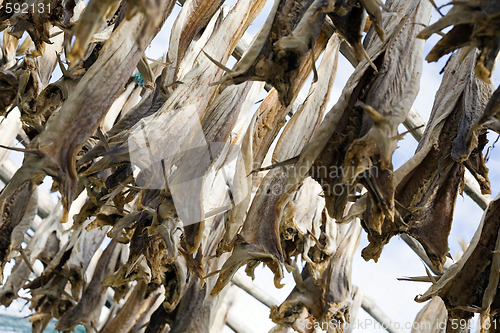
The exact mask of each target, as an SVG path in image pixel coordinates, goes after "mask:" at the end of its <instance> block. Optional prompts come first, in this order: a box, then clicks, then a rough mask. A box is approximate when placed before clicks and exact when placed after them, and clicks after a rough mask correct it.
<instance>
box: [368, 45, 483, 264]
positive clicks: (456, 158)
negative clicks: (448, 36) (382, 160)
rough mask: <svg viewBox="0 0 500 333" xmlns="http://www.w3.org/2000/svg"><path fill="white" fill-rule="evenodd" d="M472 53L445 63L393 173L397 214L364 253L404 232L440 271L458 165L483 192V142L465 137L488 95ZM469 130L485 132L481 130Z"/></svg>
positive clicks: (457, 183)
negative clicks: (408, 152) (416, 139)
mask: <svg viewBox="0 0 500 333" xmlns="http://www.w3.org/2000/svg"><path fill="white" fill-rule="evenodd" d="M475 58H476V52H475V50H470V51H469V52H467V51H466V50H462V51H461V52H458V53H457V54H454V55H453V56H452V58H451V59H450V61H449V62H448V64H447V67H446V71H445V75H444V77H443V80H442V83H441V86H440V88H439V90H438V92H437V94H436V98H435V103H434V107H433V111H432V114H431V119H430V121H429V125H428V126H427V128H426V131H425V133H424V137H423V138H422V140H421V141H420V143H419V146H418V148H417V152H416V154H415V156H414V157H412V158H411V159H410V160H409V161H408V162H406V163H405V164H404V165H403V166H402V167H401V168H400V169H398V170H397V171H396V173H395V175H394V178H395V182H396V184H397V187H396V194H395V198H396V200H397V202H398V204H399V207H398V208H397V216H400V218H397V219H396V221H394V222H392V221H388V220H386V221H384V223H383V225H382V233H381V234H380V235H379V236H378V235H376V234H372V235H371V236H370V242H371V244H370V245H369V246H368V247H367V248H366V249H365V250H364V251H363V256H365V257H366V258H377V257H378V255H379V254H380V251H381V250H382V246H383V244H385V243H386V242H387V241H388V240H389V238H390V237H391V236H392V235H394V234H395V233H398V232H406V233H408V234H409V235H411V236H412V237H414V238H416V239H417V240H418V241H419V242H420V243H421V244H422V245H423V247H424V249H425V251H426V253H427V256H428V257H429V259H430V260H431V262H432V263H433V266H434V268H435V269H436V270H437V271H442V266H443V264H444V262H445V260H446V256H447V254H448V250H449V249H448V235H449V232H450V228H451V223H452V219H453V211H454V203H455V198H456V196H457V194H458V191H459V188H460V186H461V184H462V183H463V181H464V180H463V177H464V170H465V168H464V165H465V166H467V167H468V168H470V170H471V172H472V173H473V174H475V175H477V176H478V180H479V181H480V184H482V188H483V191H484V192H485V193H487V192H489V181H488V178H487V169H486V166H485V165H484V160H483V158H482V153H481V151H482V149H483V147H484V145H485V142H482V144H481V145H480V146H478V147H474V146H471V142H470V141H469V142H467V136H468V135H469V132H470V129H471V127H472V126H473V124H474V123H475V122H476V121H477V119H478V118H479V117H480V116H481V114H482V112H483V109H484V107H485V104H486V101H487V98H488V96H489V95H490V94H491V87H490V86H489V85H487V84H485V83H484V82H482V81H480V80H478V79H477V78H476V77H475V75H474V72H473V68H474V62H475ZM474 135H475V136H476V137H481V136H483V137H484V136H485V134H484V132H476V133H475V134H474ZM476 141H477V140H476ZM476 144H477V143H476ZM473 148H474V149H475V150H473ZM469 159H470V162H467V161H469ZM432 165H434V167H431V166H432Z"/></svg>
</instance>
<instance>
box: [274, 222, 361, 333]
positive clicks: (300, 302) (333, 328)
mask: <svg viewBox="0 0 500 333" xmlns="http://www.w3.org/2000/svg"><path fill="white" fill-rule="evenodd" d="M360 235H361V225H360V223H359V221H354V222H353V223H352V225H351V227H350V228H349V230H348V231H347V232H346V233H345V234H344V235H343V238H342V241H341V242H340V243H339V244H338V247H337V249H336V252H335V254H334V255H333V256H332V257H331V258H330V260H329V263H328V267H327V269H326V270H324V272H323V273H322V275H321V276H319V277H314V275H312V274H311V272H310V266H309V264H306V266H305V267H304V269H303V270H302V274H301V275H300V276H299V275H298V274H297V273H296V274H295V276H294V278H295V280H296V284H297V286H296V287H295V288H294V290H292V292H291V293H290V295H289V296H288V297H287V299H286V300H285V301H284V302H283V303H282V304H281V305H280V306H278V307H272V308H271V319H272V320H273V321H274V322H275V323H277V324H279V325H280V326H285V327H292V328H294V329H295V330H296V331H297V332H309V330H307V329H306V327H308V326H310V327H314V326H315V325H314V323H315V322H317V324H318V326H319V327H328V331H329V332H344V328H345V327H346V325H348V324H349V323H351V322H352V321H351V317H350V314H349V313H350V307H351V304H352V302H353V297H354V290H353V288H352V285H351V269H352V266H351V265H352V258H353V256H354V252H355V250H356V248H357V246H358V242H359V237H360ZM307 323H308V324H309V325H307Z"/></svg>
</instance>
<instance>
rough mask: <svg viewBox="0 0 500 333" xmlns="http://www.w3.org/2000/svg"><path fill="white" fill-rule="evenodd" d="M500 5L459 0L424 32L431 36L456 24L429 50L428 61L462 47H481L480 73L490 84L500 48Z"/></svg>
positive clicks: (422, 34)
mask: <svg viewBox="0 0 500 333" xmlns="http://www.w3.org/2000/svg"><path fill="white" fill-rule="evenodd" d="M499 17H500V5H499V3H498V1H495V0H474V1H459V2H457V3H453V8H452V9H450V11H449V12H448V13H447V14H446V15H445V16H444V17H442V18H441V19H440V20H438V21H437V22H436V23H434V24H432V25H431V26H429V27H427V28H426V29H425V30H423V31H422V32H420V34H419V37H420V38H424V39H427V38H429V37H430V36H431V35H432V34H434V33H439V32H441V30H443V29H445V28H447V27H450V26H452V29H451V30H450V31H448V32H446V33H445V34H444V36H443V38H441V40H440V41H439V42H438V43H437V44H436V45H435V46H434V48H433V49H432V50H431V52H429V54H428V55H427V57H426V60H427V61H429V62H432V61H437V60H438V59H439V58H441V57H442V56H444V55H445V54H448V53H450V52H453V51H455V50H457V49H459V48H462V47H465V46H468V47H477V48H478V49H479V50H480V51H481V52H480V54H479V55H478V58H477V63H476V67H475V68H476V75H477V76H478V77H479V78H480V79H481V80H483V81H484V82H487V83H490V77H491V72H492V70H493V66H494V65H495V61H496V58H497V55H498V52H499V51H500V26H499V24H498V22H499Z"/></svg>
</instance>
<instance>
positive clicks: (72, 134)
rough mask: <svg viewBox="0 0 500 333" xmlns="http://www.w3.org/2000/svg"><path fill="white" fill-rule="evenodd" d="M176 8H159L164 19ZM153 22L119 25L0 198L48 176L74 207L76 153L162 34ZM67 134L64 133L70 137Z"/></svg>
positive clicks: (143, 20)
mask: <svg viewBox="0 0 500 333" xmlns="http://www.w3.org/2000/svg"><path fill="white" fill-rule="evenodd" d="M173 4H174V2H173V1H169V2H168V3H162V4H161V7H158V8H157V9H158V12H160V13H162V15H163V16H162V17H163V20H164V19H166V17H167V16H168V14H169V13H170V10H171V9H172V7H173ZM153 23H154V22H153V21H151V20H148V18H147V17H146V16H145V15H144V14H138V15H135V16H134V17H133V18H131V19H130V20H127V21H124V22H122V24H120V25H119V27H118V28H117V29H116V30H115V31H114V32H113V34H112V36H111V37H110V39H109V40H108V42H107V43H106V45H105V46H104V49H103V50H102V52H101V54H100V56H99V58H98V59H97V61H96V63H95V64H94V65H93V66H91V68H90V69H89V70H88V71H87V72H86V74H85V75H84V77H83V78H82V79H81V80H80V82H79V83H78V85H77V86H76V87H75V89H74V90H73V91H72V92H71V94H70V95H69V96H68V99H67V100H66V102H65V103H64V105H63V106H62V108H61V110H60V111H59V112H58V113H57V116H56V117H51V118H50V121H49V122H48V123H47V125H46V130H45V131H44V132H43V133H42V134H41V135H40V136H38V137H37V138H36V140H35V141H34V142H32V145H31V148H32V149H34V150H37V151H39V154H38V155H34V156H33V155H32V156H29V157H28V158H27V160H26V161H25V163H24V164H23V166H22V167H21V169H20V170H19V171H18V172H17V173H16V175H15V176H14V177H13V178H12V181H11V182H9V184H8V185H7V187H6V188H5V189H4V191H3V192H2V195H1V196H0V200H2V201H3V200H5V199H6V198H8V197H10V196H11V194H12V192H13V191H15V189H16V188H17V187H18V186H20V185H21V184H22V183H23V182H24V181H25V180H26V179H29V178H32V177H33V175H39V174H41V173H44V172H45V173H49V174H51V175H53V176H54V177H55V178H57V179H58V180H59V183H60V191H61V193H62V199H63V205H64V207H65V209H66V210H67V209H68V207H69V205H70V204H71V202H72V201H73V199H74V197H75V194H76V182H77V176H76V170H75V157H76V153H77V151H78V149H79V148H80V147H81V146H82V145H83V143H84V142H85V141H86V140H87V139H88V137H89V136H90V135H91V134H93V133H94V132H95V130H96V128H97V126H98V125H99V123H100V121H101V120H102V119H103V117H104V116H105V114H106V111H107V110H108V108H109V106H111V104H112V102H113V100H114V99H115V98H116V97H117V93H118V92H119V91H120V89H121V87H122V86H123V83H124V82H125V80H127V79H128V77H129V76H130V74H131V73H132V71H133V69H134V68H135V66H136V65H137V62H138V61H139V58H140V57H141V56H142V53H143V52H144V49H145V48H146V46H147V45H148V43H149V41H150V40H151V39H152V38H153V36H154V35H155V34H156V33H157V32H158V27H157V25H155V24H153ZM145 30H146V31H147V33H146V34H144V32H145ZM145 36H147V37H145ZM139 41H141V42H140V43H139ZM122 43H130V44H131V47H130V49H128V48H121V47H120V45H121V44H122ZM109 63H115V64H116V67H114V68H110V67H109ZM94 83H96V84H99V86H100V87H101V89H99V90H92V93H91V94H90V95H89V92H88V87H89V86H92V85H93V84H94ZM84 104H85V105H87V107H88V109H87V110H88V111H87V112H81V109H80V105H84ZM62 124H63V125H62ZM82 124H83V125H82ZM61 130H64V136H63V137H64V139H62V135H61V133H60V132H61ZM42 170H43V171H42Z"/></svg>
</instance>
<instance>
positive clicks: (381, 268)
mask: <svg viewBox="0 0 500 333" xmlns="http://www.w3.org/2000/svg"><path fill="white" fill-rule="evenodd" d="M235 2H236V1H235V0H232V1H226V3H225V4H226V5H228V6H231V5H233V4H234V3H235ZM272 2H273V1H272V0H268V1H267V3H266V6H265V7H264V9H263V10H262V12H261V14H260V15H259V16H258V18H257V19H256V20H255V22H254V23H253V24H252V25H251V26H250V27H249V29H248V31H247V32H248V33H249V34H250V35H252V36H254V35H255V34H256V33H257V32H258V29H259V28H260V26H261V24H262V22H263V21H264V20H265V18H266V17H267V13H268V12H269V10H270V8H271V6H272ZM436 2H437V3H438V4H439V3H443V1H436ZM179 11H180V7H179V6H177V5H176V6H175V8H174V12H173V13H172V14H171V15H170V17H169V18H168V20H167V22H166V23H165V25H164V27H163V29H162V30H161V31H160V33H159V34H158V36H157V37H156V38H155V39H154V41H153V42H152V44H151V45H150V46H149V48H148V49H147V55H148V56H149V57H150V58H155V59H157V58H159V57H161V56H162V55H163V54H164V53H165V52H166V50H167V49H168V41H169V35H170V29H171V26H172V24H173V22H174V20H175V18H176V16H177V14H178V12H179ZM437 18H438V16H437V13H436V12H435V11H434V12H433V19H432V20H433V21H435V20H436V19H437ZM437 40H438V37H436V36H432V37H431V38H430V39H429V40H428V41H427V42H426V44H425V48H424V55H426V54H427V53H428V52H429V51H430V49H431V48H432V46H433V45H435V43H436V41H437ZM447 58H448V57H444V58H442V59H441V60H440V61H439V62H437V63H427V62H424V68H423V74H422V78H421V85H420V87H421V88H420V92H419V94H418V96H417V98H416V100H415V103H414V108H415V109H416V110H417V111H418V112H419V113H420V115H421V116H422V117H423V118H424V119H425V120H427V119H428V118H429V115H430V112H431V109H432V104H433V99H434V94H435V92H436V91H437V89H438V87H439V85H440V82H441V78H442V75H440V74H439V72H440V71H441V69H442V68H443V67H444V65H445V63H446V60H447ZM320 60H321V59H318V64H319V61H320ZM233 64H234V59H231V60H230V61H229V62H228V64H226V65H227V67H231V66H232V65H233ZM352 72H353V68H352V66H351V65H350V63H349V62H348V61H347V60H346V59H344V58H343V57H342V56H340V57H339V65H338V72H337V77H336V80H335V83H334V87H333V91H332V95H331V98H330V102H329V106H328V108H327V110H329V109H330V108H331V106H333V105H334V104H335V102H336V101H337V100H338V98H339V97H340V94H341V91H342V88H343V87H344V85H345V83H346V81H347V80H348V78H349V76H350V75H351V73H352ZM498 82H500V71H498V70H497V71H496V72H495V74H494V84H495V87H496V86H497V85H498ZM309 84H310V82H308V83H306V84H305V85H304V86H305V90H304V91H303V94H304V95H306V94H307V90H308V89H309ZM403 131H405V129H404V127H402V126H401V128H400V132H403ZM489 139H490V144H491V143H492V142H494V141H495V140H496V139H497V135H489ZM499 145H500V143H499ZM416 147H417V142H416V140H415V139H413V137H412V136H411V135H406V136H405V138H404V139H403V140H402V141H400V142H399V149H397V150H396V152H395V154H394V156H393V162H394V166H395V168H396V167H399V166H401V165H402V164H403V163H404V162H405V161H406V160H408V159H409V158H410V157H411V156H412V155H413V154H414V152H415V149H416ZM11 158H13V159H14V160H17V161H20V154H19V153H12V155H11ZM499 164H500V152H499V150H498V148H497V149H492V151H491V153H490V159H489V161H488V163H487V166H488V167H489V168H490V180H491V183H492V188H493V192H494V193H493V197H495V196H496V194H497V193H498V189H500V172H499V170H500V165H499ZM49 188H50V181H46V182H45V183H44V185H42V190H44V191H47V192H48V189H49ZM481 216H482V210H481V208H480V207H478V206H477V205H476V204H475V203H474V202H473V201H472V200H471V199H470V198H469V197H467V196H466V195H464V197H461V196H459V197H458V198H457V204H456V207H455V215H454V222H453V227H452V231H451V235H450V237H449V243H450V249H451V251H450V253H451V254H452V256H456V254H457V253H458V252H459V251H460V247H459V244H458V239H459V238H462V239H463V240H465V241H466V242H469V241H470V239H471V238H472V236H473V234H474V232H475V231H476V228H477V226H478V224H479V222H480V219H481ZM367 244H368V242H367V240H366V233H365V232H364V231H363V232H362V234H361V241H360V245H359V247H358V249H357V251H356V254H355V255H354V261H353V271H352V280H353V283H354V284H355V285H356V286H358V287H359V288H360V289H362V290H363V292H364V294H365V295H367V296H369V297H370V298H372V299H374V300H376V302H377V304H378V306H379V307H380V308H381V309H382V310H383V311H384V312H385V313H386V314H387V315H388V316H389V317H390V318H391V319H393V320H395V321H398V322H399V323H401V324H403V325H404V323H411V322H413V320H414V318H415V316H416V314H417V312H418V311H419V310H420V309H421V308H422V307H423V304H419V303H416V302H415V301H414V300H413V299H414V298H415V296H416V295H418V294H422V293H423V292H425V291H426V290H427V289H428V287H429V285H428V284H425V283H417V282H402V281H398V280H397V278H398V277H406V276H420V275H425V270H424V265H423V263H422V261H421V259H420V258H419V257H418V256H417V255H416V254H415V253H414V252H413V251H412V250H411V249H410V248H409V247H408V246H407V245H406V243H404V242H403V241H402V240H401V239H400V238H399V237H393V239H392V240H391V242H390V243H389V244H388V245H386V246H385V248H384V250H383V252H382V256H381V258H380V260H379V262H378V263H374V262H373V261H370V262H365V261H364V260H363V259H362V258H361V249H362V248H364V247H365V246H366V245H367ZM240 271H244V268H243V269H241V270H240ZM283 282H284V283H285V286H284V287H283V288H282V289H276V288H275V287H274V284H273V275H272V273H271V271H270V270H269V269H268V268H266V267H262V265H261V266H259V267H258V268H257V269H256V278H255V281H254V283H255V284H256V285H257V286H259V287H260V288H262V289H264V290H265V291H266V292H267V293H268V294H269V295H271V296H273V297H274V298H275V299H276V300H278V301H279V302H282V301H283V300H284V299H285V298H286V297H287V296H288V294H289V293H290V291H291V290H292V288H293V286H294V285H295V283H294V281H293V278H292V277H291V276H290V275H289V274H286V277H285V279H284V281H283ZM21 306H22V304H21V303H16V304H15V305H14V307H13V308H11V309H10V310H9V312H13V313H14V312H17V311H18V310H19V309H20V307H21ZM230 312H231V313H233V314H235V315H236V316H237V317H238V318H239V319H240V321H241V322H242V323H243V324H244V325H245V326H246V327H247V328H248V331H249V332H266V331H268V330H269V329H271V328H272V327H273V326H274V324H273V323H272V321H271V320H270V319H269V309H268V308H267V307H265V306H264V305H262V304H260V303H259V302H258V301H256V300H255V299H253V298H252V297H251V296H249V295H248V294H246V293H245V292H243V291H241V290H238V291H237V296H236V297H235V303H234V304H233V306H232V307H231V309H230ZM23 313H26V309H24V310H23ZM370 318H371V317H370V316H369V315H368V314H366V313H365V312H364V311H360V312H359V320H360V321H361V322H365V323H366V322H369V320H370ZM366 320H368V321H366ZM402 331H403V332H409V330H405V329H402ZM0 332H1V329H0ZM224 332H231V330H230V329H229V328H227V327H226V328H225V331H224ZM354 332H384V330H382V329H376V328H375V327H373V326H371V327H369V328H368V327H365V328H364V329H363V328H358V329H354Z"/></svg>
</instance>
